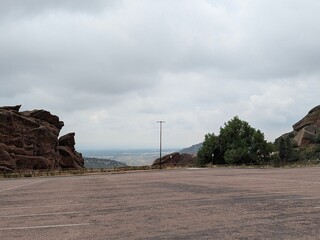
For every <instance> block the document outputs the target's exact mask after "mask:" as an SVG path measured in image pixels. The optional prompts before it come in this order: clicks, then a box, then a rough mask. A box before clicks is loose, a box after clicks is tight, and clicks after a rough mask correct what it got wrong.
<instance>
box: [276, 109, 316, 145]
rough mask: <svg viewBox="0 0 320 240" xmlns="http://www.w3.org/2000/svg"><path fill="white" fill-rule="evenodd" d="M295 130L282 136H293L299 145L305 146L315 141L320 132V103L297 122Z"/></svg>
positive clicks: (294, 126)
mask: <svg viewBox="0 0 320 240" xmlns="http://www.w3.org/2000/svg"><path fill="white" fill-rule="evenodd" d="M292 128H293V131H292V132H290V133H286V134H284V135H282V136H281V137H282V138H287V137H290V138H293V141H294V142H295V143H296V145H297V146H298V147H305V146H308V145H310V144H312V143H313V142H314V139H315V138H316V136H318V135H319V134H320V105H319V106H317V107H314V108H313V109H311V110H310V111H309V112H308V114H307V115H306V116H305V117H304V118H302V119H301V120H300V121H298V122H297V123H295V124H294V125H293V126H292Z"/></svg>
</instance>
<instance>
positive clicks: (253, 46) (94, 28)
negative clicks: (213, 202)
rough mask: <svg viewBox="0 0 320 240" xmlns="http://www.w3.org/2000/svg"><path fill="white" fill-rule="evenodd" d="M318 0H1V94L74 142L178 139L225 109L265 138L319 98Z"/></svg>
mask: <svg viewBox="0 0 320 240" xmlns="http://www.w3.org/2000/svg"><path fill="white" fill-rule="evenodd" d="M319 12H320V1H319V0H175V1H172V0H114V1H113V0H45V1H44V0H1V7H0V81H1V88H0V103H1V105H16V104H22V109H21V110H31V109H46V110H48V111H50V112H51V113H52V114H55V115H58V116H59V117H60V119H61V120H63V121H64V122H65V127H64V128H63V130H62V132H61V134H65V133H67V132H76V143H77V145H76V147H77V148H78V149H92V148H94V149H98V148H157V147H158V144H159V124H158V123H157V120H165V121H166V123H165V124H164V125H163V146H164V148H171V147H178V148H179V147H187V146H190V145H192V144H195V143H198V142H201V141H203V139H204V135H205V134H206V133H208V132H210V133H212V132H214V133H216V134H218V133H219V128H220V126H223V124H224V122H227V121H228V120H230V119H231V118H232V117H233V116H236V115H237V116H239V117H240V118H241V119H242V120H245V121H248V122H249V123H250V125H251V126H252V127H254V128H257V129H260V130H261V131H262V132H264V133H265V137H266V138H267V139H268V140H269V141H273V140H274V139H275V138H276V137H278V136H280V135H281V134H283V133H285V132H288V131H291V130H292V127H291V126H292V125H293V124H294V123H295V122H297V121H298V120H300V119H301V118H302V117H303V116H305V115H306V114H307V112H308V111H309V110H310V109H311V108H312V107H315V106H316V105H319V104H320V101H319V90H320V14H319Z"/></svg>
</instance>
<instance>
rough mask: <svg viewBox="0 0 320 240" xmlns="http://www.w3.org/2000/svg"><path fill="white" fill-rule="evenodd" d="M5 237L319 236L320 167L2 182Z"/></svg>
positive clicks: (0, 220)
mask: <svg viewBox="0 0 320 240" xmlns="http://www.w3.org/2000/svg"><path fill="white" fill-rule="evenodd" d="M0 236H1V239H6V240H8V239H32V240H37V239H320V168H319V167H313V168H296V169H236V168H215V169H181V170H162V171H146V172H134V173H125V174H101V175H85V176H68V177H47V178H25V179H9V180H0Z"/></svg>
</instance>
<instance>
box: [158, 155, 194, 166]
mask: <svg viewBox="0 0 320 240" xmlns="http://www.w3.org/2000/svg"><path fill="white" fill-rule="evenodd" d="M195 163H196V157H195V156H193V155H191V154H187V153H182V154H180V153H177V152H175V153H171V154H168V155H165V156H163V157H162V158H161V166H163V167H188V166H194V165H195ZM159 165H160V160H159V158H158V159H156V160H155V161H154V162H153V164H152V166H153V167H159Z"/></svg>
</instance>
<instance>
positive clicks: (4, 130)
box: [0, 105, 84, 169]
mask: <svg viewBox="0 0 320 240" xmlns="http://www.w3.org/2000/svg"><path fill="white" fill-rule="evenodd" d="M20 107H21V105H18V106H13V107H0V167H1V168H2V169H59V168H83V166H84V160H83V158H82V155H81V154H80V153H78V152H76V151H75V148H74V145H75V140H74V135H75V134H74V133H69V134H67V135H65V136H62V137H60V139H58V137H59V133H60V130H61V128H62V127H63V126H64V123H63V122H62V121H60V120H59V117H57V116H55V115H52V114H51V113H50V112H48V111H45V110H33V111H24V112H19V110H20Z"/></svg>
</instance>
